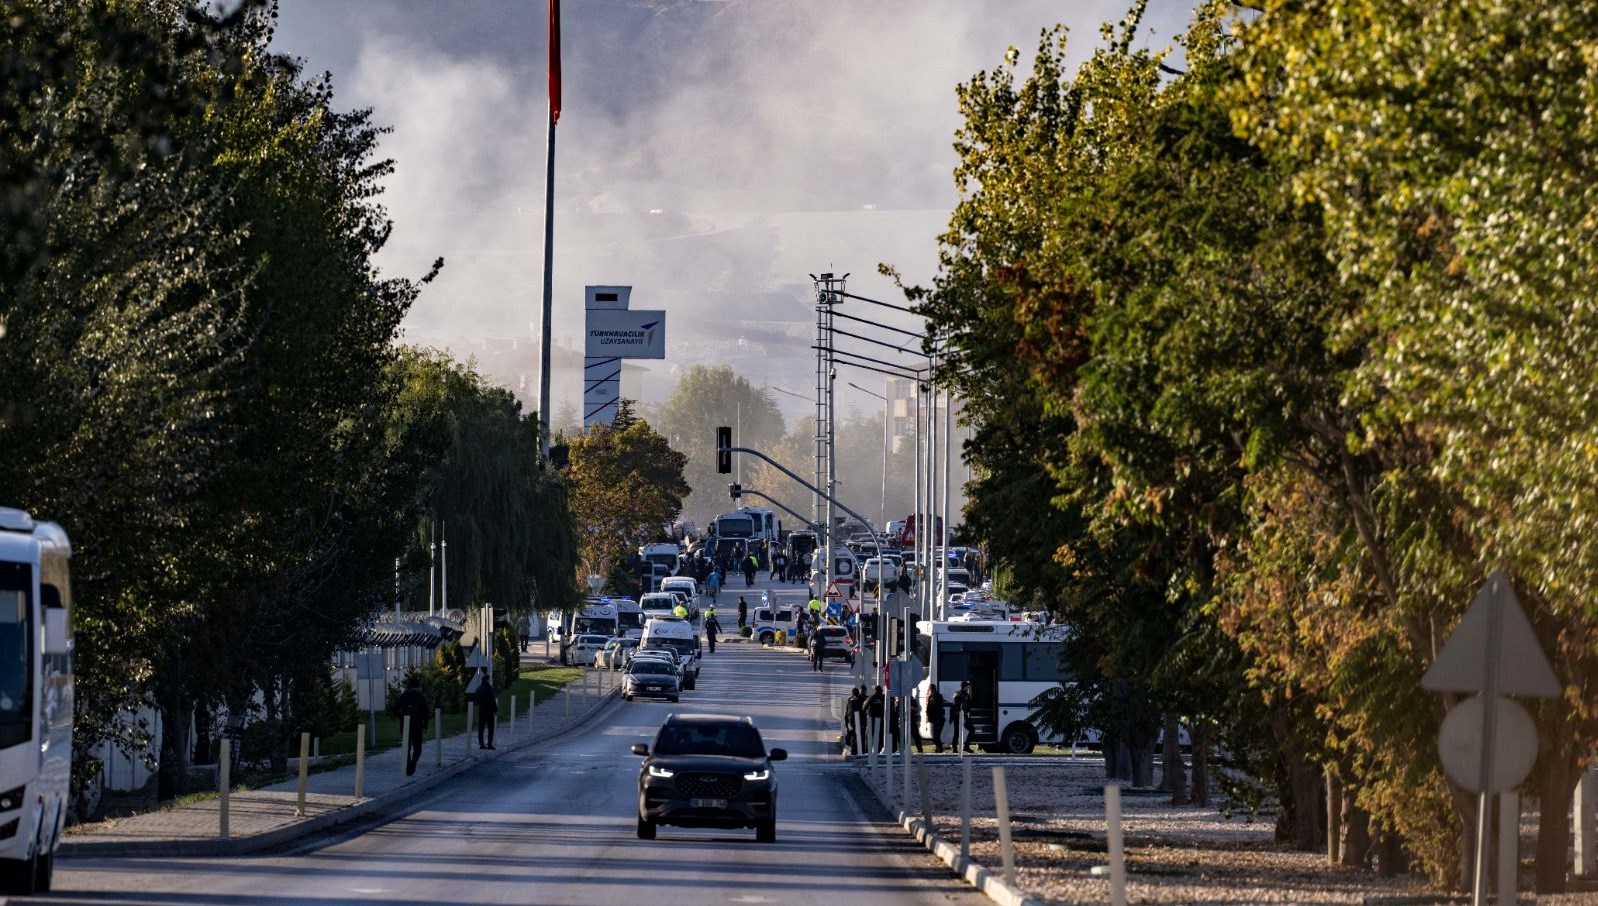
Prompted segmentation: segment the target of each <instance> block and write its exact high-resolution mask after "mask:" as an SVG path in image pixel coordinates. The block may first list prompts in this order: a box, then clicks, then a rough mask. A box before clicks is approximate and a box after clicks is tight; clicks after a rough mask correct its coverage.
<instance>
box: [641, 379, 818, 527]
mask: <svg viewBox="0 0 1598 906" xmlns="http://www.w3.org/2000/svg"><path fill="white" fill-rule="evenodd" d="M657 421H658V422H659V423H660V433H661V434H662V435H664V436H665V438H666V440H667V441H668V442H669V443H670V444H671V446H672V449H675V450H681V451H682V452H683V454H684V455H686V456H687V457H688V464H687V466H686V468H685V469H684V472H683V474H684V476H685V477H686V478H687V480H688V486H689V488H690V491H689V492H688V493H687V494H685V495H684V496H683V503H682V512H683V515H684V516H685V517H687V518H688V519H691V520H693V521H694V523H695V524H697V525H698V526H699V527H700V528H701V529H703V528H704V527H705V526H706V525H707V524H709V522H710V519H711V517H712V516H715V515H716V514H718V513H725V512H727V511H728V510H730V509H732V502H731V501H730V500H729V499H728V497H727V485H728V484H729V483H730V482H731V480H732V479H731V478H729V477H728V476H726V475H719V474H717V473H716V428H717V427H718V426H720V425H727V426H729V427H733V428H734V437H735V439H736V441H737V442H738V444H739V445H740V446H745V447H753V448H754V449H756V450H761V451H766V450H767V449H768V448H769V447H771V446H772V445H774V444H775V443H776V442H777V441H778V440H779V439H781V438H782V436H783V431H784V426H783V421H782V413H781V412H779V411H777V404H776V403H775V402H773V401H772V399H771V393H770V391H767V390H764V389H761V388H758V387H755V386H753V385H752V384H750V383H749V380H748V379H747V378H745V377H744V376H743V375H740V374H736V373H734V372H733V370H732V368H731V367H729V366H726V365H722V366H719V367H714V368H711V367H707V366H704V365H695V366H694V367H692V368H690V369H688V372H687V373H686V374H684V375H683V376H682V379H681V380H679V381H678V382H677V389H675V390H673V391H672V393H671V397H670V398H669V399H667V400H666V402H665V404H664V405H663V406H661V407H660V416H659V418H658V419H657ZM745 458H746V459H747V458H748V457H745ZM751 461H753V460H751ZM746 474H747V470H746ZM795 509H798V508H797V507H795Z"/></svg>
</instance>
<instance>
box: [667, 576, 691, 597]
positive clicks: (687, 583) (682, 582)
mask: <svg viewBox="0 0 1598 906" xmlns="http://www.w3.org/2000/svg"><path fill="white" fill-rule="evenodd" d="M660 590H661V591H686V592H687V593H688V598H689V600H692V599H694V598H697V597H699V583H698V582H695V581H694V579H693V577H692V576H667V577H666V578H664V579H661V580H660Z"/></svg>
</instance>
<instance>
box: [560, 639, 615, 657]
mask: <svg viewBox="0 0 1598 906" xmlns="http://www.w3.org/2000/svg"><path fill="white" fill-rule="evenodd" d="M613 638H614V636H608V635H596V634H594V633H587V632H585V633H583V634H582V635H579V636H578V637H577V640H576V641H574V642H572V644H571V647H570V648H567V649H564V650H563V653H564V654H565V656H566V657H567V658H568V659H569V660H570V662H571V663H573V664H592V663H594V655H595V654H598V653H599V652H601V651H603V650H605V646H606V645H608V644H609V643H610V641H611V639H613Z"/></svg>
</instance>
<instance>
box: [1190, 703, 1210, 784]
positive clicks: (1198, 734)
mask: <svg viewBox="0 0 1598 906" xmlns="http://www.w3.org/2000/svg"><path fill="white" fill-rule="evenodd" d="M1189 732H1191V733H1192V734H1193V804H1194V805H1209V804H1210V729H1209V723H1208V722H1207V721H1203V720H1195V721H1193V723H1192V726H1191V727H1190V729H1189Z"/></svg>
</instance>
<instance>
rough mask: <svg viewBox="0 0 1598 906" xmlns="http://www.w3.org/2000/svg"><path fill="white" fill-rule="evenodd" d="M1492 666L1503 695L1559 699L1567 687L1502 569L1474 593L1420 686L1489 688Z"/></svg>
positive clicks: (1452, 689) (1468, 689)
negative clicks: (1493, 641)
mask: <svg viewBox="0 0 1598 906" xmlns="http://www.w3.org/2000/svg"><path fill="white" fill-rule="evenodd" d="M1495 605H1496V606H1495ZM1495 609H1496V610H1497V612H1498V627H1497V629H1498V632H1497V637H1498V646H1497V647H1498V650H1497V651H1496V652H1495V653H1489V652H1488V648H1487V643H1488V632H1489V629H1490V628H1491V626H1490V623H1491V621H1492V614H1493V611H1494V610H1495ZM1489 664H1492V665H1494V666H1495V667H1496V673H1497V679H1498V682H1497V685H1496V689H1495V691H1496V692H1497V694H1499V695H1519V696H1525V697H1528V698H1558V697H1559V696H1560V693H1561V692H1562V691H1563V690H1562V688H1561V686H1560V685H1559V680H1558V679H1557V678H1555V676H1554V670H1553V667H1551V666H1550V665H1549V663H1548V657H1547V655H1545V654H1543V650H1542V646H1541V645H1539V644H1538V643H1537V635H1536V633H1534V632H1533V631H1532V628H1531V621H1530V620H1527V619H1526V612H1525V611H1524V610H1522V609H1521V606H1520V601H1519V599H1517V598H1516V597H1515V590H1514V589H1513V588H1511V587H1510V584H1509V577H1507V576H1505V575H1504V573H1503V571H1502V570H1498V571H1495V572H1494V573H1493V574H1492V575H1491V576H1489V577H1488V578H1487V584H1486V585H1484V586H1482V590H1481V591H1479V592H1477V593H1476V599H1475V600H1474V601H1472V602H1471V604H1470V609H1469V610H1467V611H1465V616H1464V617H1463V618H1462V619H1461V620H1460V621H1459V626H1458V627H1456V628H1455V629H1454V632H1453V634H1452V635H1450V636H1449V637H1448V641H1446V642H1444V643H1443V650H1441V651H1439V652H1437V660H1436V661H1433V662H1432V665H1431V668H1430V669H1428V670H1427V671H1426V675H1425V676H1423V677H1421V681H1420V685H1421V688H1423V689H1427V690H1430V691H1432V692H1485V691H1487V671H1488V669H1489Z"/></svg>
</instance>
